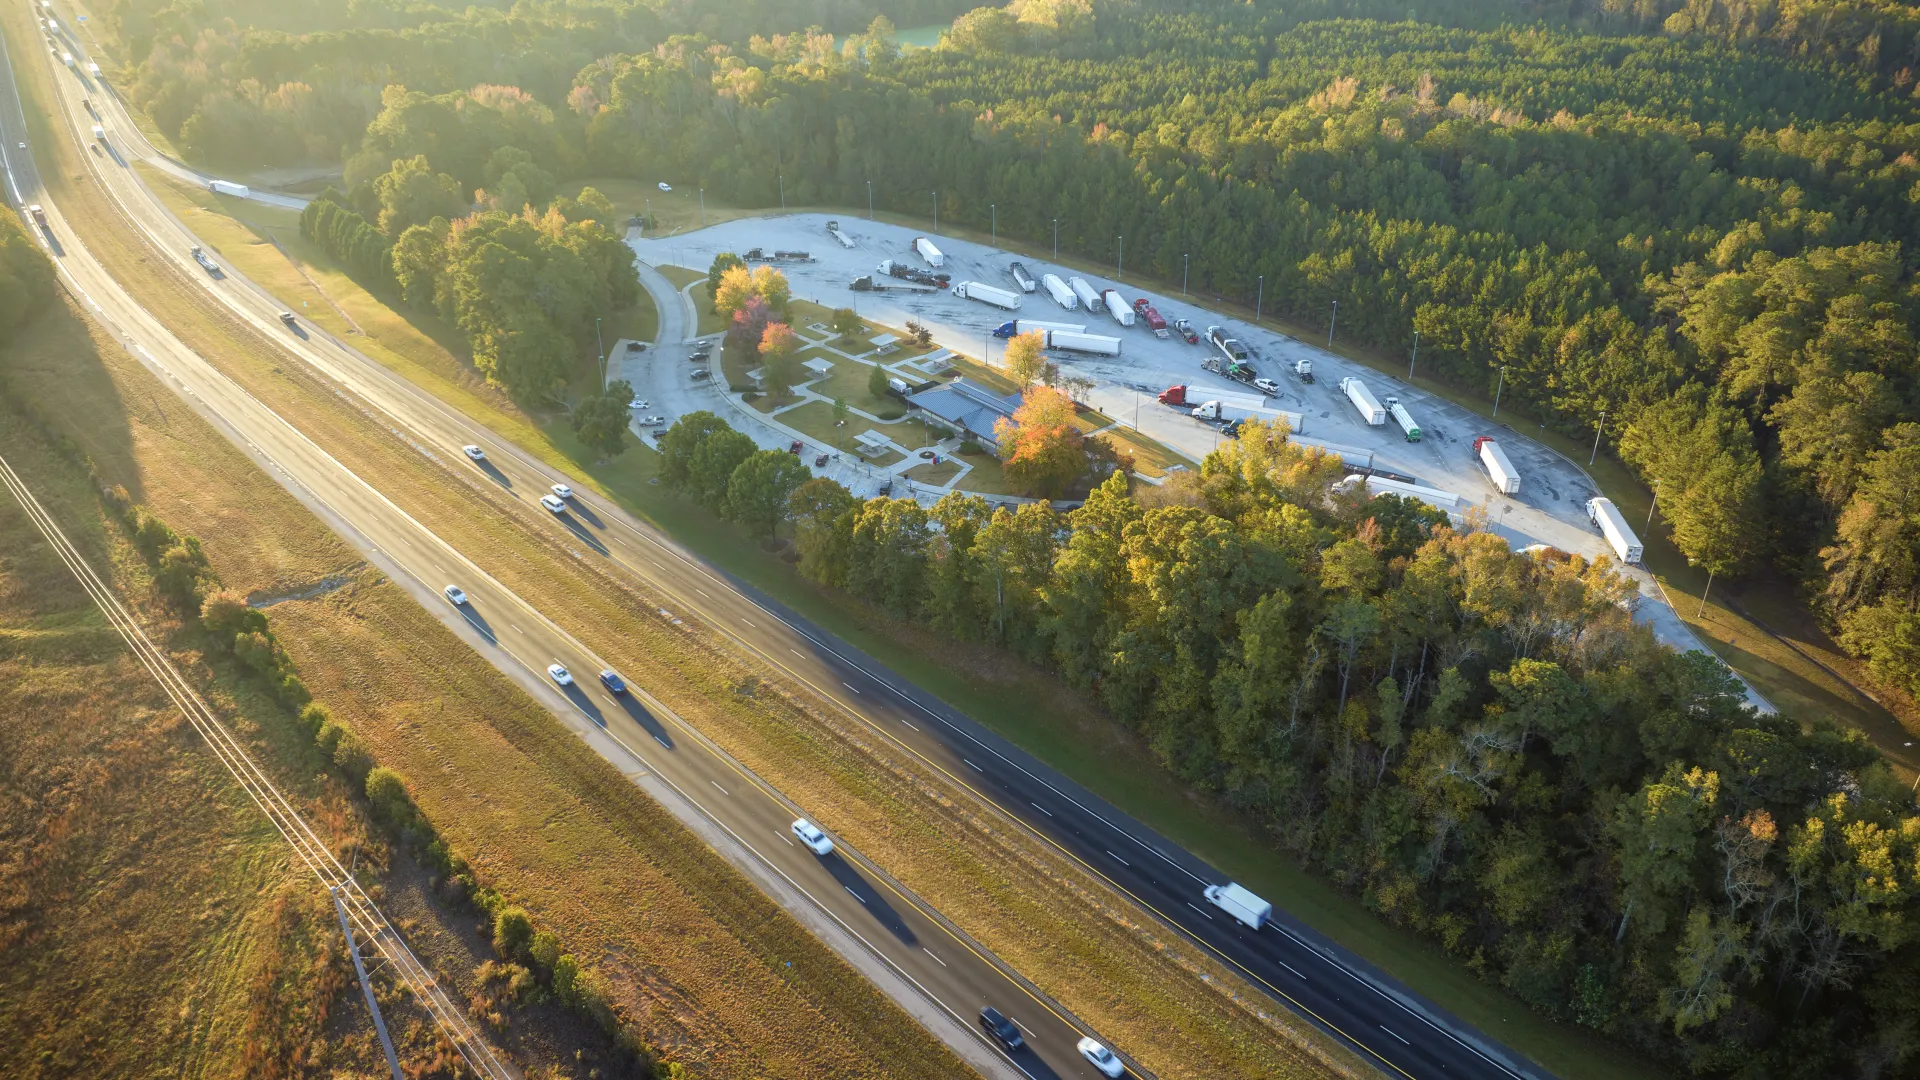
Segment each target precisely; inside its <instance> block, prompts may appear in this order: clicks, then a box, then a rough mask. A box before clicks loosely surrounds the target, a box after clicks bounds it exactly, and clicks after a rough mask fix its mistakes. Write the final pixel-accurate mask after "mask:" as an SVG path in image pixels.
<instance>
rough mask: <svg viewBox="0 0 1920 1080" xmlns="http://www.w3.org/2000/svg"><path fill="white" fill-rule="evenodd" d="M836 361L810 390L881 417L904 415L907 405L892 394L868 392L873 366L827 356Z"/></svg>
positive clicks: (828, 358)
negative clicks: (879, 395)
mask: <svg viewBox="0 0 1920 1080" xmlns="http://www.w3.org/2000/svg"><path fill="white" fill-rule="evenodd" d="M824 359H827V360H830V361H832V362H833V370H832V371H829V372H828V373H827V377H826V378H824V379H821V380H819V381H817V382H815V383H813V384H811V385H810V386H808V387H807V389H809V390H812V391H813V392H814V393H816V394H819V395H821V396H822V397H826V398H838V399H840V400H842V401H844V402H846V403H847V404H848V405H849V406H851V407H853V408H856V409H864V410H866V411H867V412H870V413H872V414H873V415H875V416H878V417H880V418H882V419H891V418H894V417H900V416H905V415H906V414H907V407H906V404H905V403H904V402H902V401H901V400H900V399H899V398H897V397H894V396H893V395H892V394H886V395H883V396H881V397H874V396H873V395H872V394H871V393H868V391H867V380H868V378H869V377H871V376H872V374H873V365H871V364H863V363H861V362H859V361H858V360H844V359H841V358H839V357H835V356H828V357H824Z"/></svg>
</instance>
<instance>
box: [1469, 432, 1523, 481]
mask: <svg viewBox="0 0 1920 1080" xmlns="http://www.w3.org/2000/svg"><path fill="white" fill-rule="evenodd" d="M1473 452H1474V453H1476V454H1478V455H1480V464H1482V465H1484V466H1486V468H1487V475H1488V476H1489V477H1491V478H1492V479H1493V486H1494V487H1497V488H1499V489H1500V491H1501V493H1502V494H1506V495H1518V494H1520V470H1518V469H1516V468H1514V467H1513V462H1512V461H1511V460H1509V459H1508V457H1507V452H1506V451H1505V450H1502V449H1500V444H1499V443H1497V442H1494V441H1493V436H1491V435H1482V436H1480V437H1479V438H1477V439H1475V440H1473Z"/></svg>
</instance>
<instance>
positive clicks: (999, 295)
mask: <svg viewBox="0 0 1920 1080" xmlns="http://www.w3.org/2000/svg"><path fill="white" fill-rule="evenodd" d="M952 291H953V295H955V296H957V297H959V298H960V299H962V300H978V301H980V302H981V303H983V304H992V305H993V306H994V307H1002V308H1006V309H1007V310H1008V311H1016V310H1018V309H1019V307H1020V294H1019V293H1017V292H1012V291H1009V290H1007V289H996V288H994V287H993V286H992V285H985V284H982V283H980V282H978V281H962V282H959V283H957V284H955V285H954V287H953V290H952Z"/></svg>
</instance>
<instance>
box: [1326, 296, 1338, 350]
mask: <svg viewBox="0 0 1920 1080" xmlns="http://www.w3.org/2000/svg"><path fill="white" fill-rule="evenodd" d="M1339 325H1340V301H1338V300H1335V301H1334V302H1333V317H1332V318H1330V319H1328V320H1327V348H1329V349H1331V348H1333V328H1334V327H1336V326H1339Z"/></svg>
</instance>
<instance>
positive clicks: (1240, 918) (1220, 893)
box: [1203, 881, 1273, 930]
mask: <svg viewBox="0 0 1920 1080" xmlns="http://www.w3.org/2000/svg"><path fill="white" fill-rule="evenodd" d="M1203 895H1204V896H1206V898H1207V903H1209V904H1212V905H1213V906H1214V907H1217V908H1219V909H1220V910H1221V911H1224V912H1226V913H1227V914H1229V915H1231V916H1233V918H1234V921H1235V922H1238V923H1240V924H1241V925H1243V926H1245V927H1246V928H1247V929H1249V930H1258V929H1260V928H1261V927H1262V926H1265V925H1266V924H1267V920H1268V919H1270V918H1272V917H1273V905H1272V904H1269V903H1267V902H1266V901H1265V900H1262V899H1260V898H1259V897H1258V896H1255V895H1253V894H1252V893H1250V892H1248V891H1247V890H1246V889H1244V888H1242V887H1241V886H1239V885H1237V884H1235V883H1234V882H1231V881H1229V882H1227V883H1226V884H1225V885H1209V886H1207V887H1206V890H1205V891H1204V893H1203Z"/></svg>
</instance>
